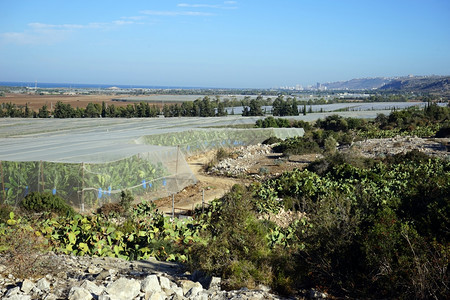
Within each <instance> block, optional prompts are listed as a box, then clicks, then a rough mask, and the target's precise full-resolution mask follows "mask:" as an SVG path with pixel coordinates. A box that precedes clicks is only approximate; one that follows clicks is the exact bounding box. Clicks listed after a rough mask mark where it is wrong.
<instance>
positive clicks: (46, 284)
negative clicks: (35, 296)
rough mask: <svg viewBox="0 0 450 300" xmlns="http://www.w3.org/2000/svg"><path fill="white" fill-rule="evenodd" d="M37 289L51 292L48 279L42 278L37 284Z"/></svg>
mask: <svg viewBox="0 0 450 300" xmlns="http://www.w3.org/2000/svg"><path fill="white" fill-rule="evenodd" d="M36 287H37V288H38V289H40V290H41V291H49V290H50V282H48V280H47V279H45V278H41V279H39V280H38V282H36Z"/></svg>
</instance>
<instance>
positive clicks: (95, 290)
mask: <svg viewBox="0 0 450 300" xmlns="http://www.w3.org/2000/svg"><path fill="white" fill-rule="evenodd" d="M80 286H81V287H82V288H84V289H86V290H88V291H89V292H90V293H91V294H94V295H97V296H98V295H101V293H103V290H104V288H103V287H99V286H98V285H96V284H95V283H94V282H92V281H89V280H85V281H83V282H82V283H81V285H80Z"/></svg>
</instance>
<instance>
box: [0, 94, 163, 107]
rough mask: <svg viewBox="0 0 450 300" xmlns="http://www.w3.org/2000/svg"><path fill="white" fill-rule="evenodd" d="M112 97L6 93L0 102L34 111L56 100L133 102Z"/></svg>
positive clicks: (83, 104)
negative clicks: (26, 107) (116, 99)
mask: <svg viewBox="0 0 450 300" xmlns="http://www.w3.org/2000/svg"><path fill="white" fill-rule="evenodd" d="M120 97H121V98H125V97H126V96H123V95H121V96H120ZM114 98H117V95H112V94H110V95H106V94H105V95H35V94H12V93H7V94H5V96H3V97H0V103H13V104H16V105H17V106H25V104H28V107H29V108H31V109H32V110H34V111H38V110H39V108H41V107H42V106H44V105H45V104H46V105H47V107H48V109H50V110H51V108H52V106H53V105H55V104H56V102H58V101H61V102H63V103H69V104H70V105H71V106H72V107H74V108H77V107H81V108H85V107H86V106H87V104H88V103H89V102H92V103H99V104H101V103H102V102H103V101H104V102H105V103H106V104H107V105H111V104H114V105H115V106H127V105H128V104H133V103H130V102H121V101H112V99H114ZM166 104H168V103H166ZM150 105H156V106H161V104H160V103H151V104H150Z"/></svg>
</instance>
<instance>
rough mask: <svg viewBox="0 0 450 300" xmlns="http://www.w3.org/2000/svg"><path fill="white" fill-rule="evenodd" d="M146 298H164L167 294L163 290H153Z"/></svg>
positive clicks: (153, 299) (160, 299)
mask: <svg viewBox="0 0 450 300" xmlns="http://www.w3.org/2000/svg"><path fill="white" fill-rule="evenodd" d="M146 299H148V300H164V299H166V294H165V293H163V292H152V293H150V294H149V296H148V298H147V295H146Z"/></svg>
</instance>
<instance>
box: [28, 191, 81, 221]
mask: <svg viewBox="0 0 450 300" xmlns="http://www.w3.org/2000/svg"><path fill="white" fill-rule="evenodd" d="M20 205H21V207H23V208H24V209H25V210H28V211H32V212H53V213H56V214H60V215H73V214H74V213H75V211H74V209H73V208H72V207H71V206H70V205H68V204H67V203H66V202H65V201H64V199H63V198H61V197H59V196H57V195H52V194H51V193H38V192H32V193H30V194H28V195H27V196H26V197H25V198H24V199H23V200H22V201H21V202H20Z"/></svg>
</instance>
